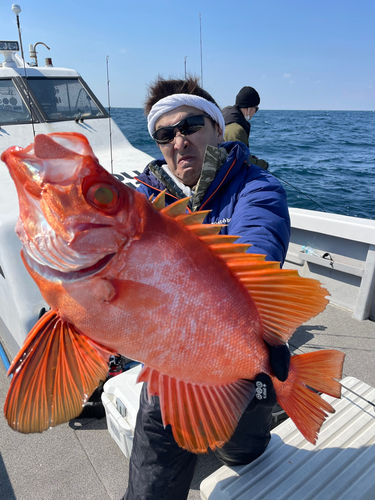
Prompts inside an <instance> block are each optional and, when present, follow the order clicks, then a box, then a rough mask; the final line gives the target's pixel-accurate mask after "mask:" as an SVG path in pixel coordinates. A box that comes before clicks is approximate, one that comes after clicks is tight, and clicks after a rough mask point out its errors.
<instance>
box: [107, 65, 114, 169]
mask: <svg viewBox="0 0 375 500" xmlns="http://www.w3.org/2000/svg"><path fill="white" fill-rule="evenodd" d="M108 61H109V56H107V57H106V64H107V89H108V114H109V120H108V123H109V152H110V156H111V174H112V175H113V155H112V151H113V148H112V125H111V101H110V91H109V64H108Z"/></svg>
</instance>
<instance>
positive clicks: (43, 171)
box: [1, 133, 344, 452]
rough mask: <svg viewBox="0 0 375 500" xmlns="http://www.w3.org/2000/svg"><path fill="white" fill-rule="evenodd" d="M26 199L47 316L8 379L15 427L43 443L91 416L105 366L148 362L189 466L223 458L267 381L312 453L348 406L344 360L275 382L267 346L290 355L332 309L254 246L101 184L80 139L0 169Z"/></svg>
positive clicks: (17, 154) (27, 246)
mask: <svg viewBox="0 0 375 500" xmlns="http://www.w3.org/2000/svg"><path fill="white" fill-rule="evenodd" d="M1 158H2V160H3V161H4V162H6V164H7V165H8V168H9V171H10V174H11V176H12V178H13V180H14V182H15V185H16V187H17V191H18V196H19V204H20V218H19V221H18V223H17V228H16V230H17V233H18V235H19V237H20V239H21V241H22V243H23V250H22V258H23V261H24V263H25V266H26V267H27V269H28V271H29V273H30V274H31V276H32V277H33V279H34V280H35V282H36V283H37V285H38V287H39V288H40V290H41V293H42V295H43V297H44V299H45V300H46V302H47V303H48V304H49V305H50V306H51V311H49V312H48V313H46V314H45V315H44V316H43V317H42V318H41V319H40V320H39V321H38V323H37V324H36V325H35V327H34V328H33V329H32V331H31V332H30V334H29V335H28V337H27V339H26V341H25V344H24V346H23V348H22V349H21V351H20V353H19V354H18V356H17V357H16V358H15V359H14V361H13V363H12V366H11V367H10V369H9V374H13V378H12V381H11V385H10V389H9V392H8V395H7V399H6V403H5V408H4V411H5V415H6V418H7V420H8V423H9V425H10V426H11V427H12V428H13V429H16V430H18V431H20V432H25V433H28V432H40V431H43V430H45V429H47V428H48V427H50V426H54V425H57V424H59V423H62V422H65V421H68V420H69V419H71V418H73V417H75V416H77V415H78V414H79V413H80V412H81V411H82V404H83V403H84V402H85V401H86V400H87V399H88V397H89V396H90V394H91V393H92V391H93V390H94V389H95V387H96V386H97V385H98V383H99V381H100V380H104V379H105V377H106V373H107V363H106V361H105V359H106V358H107V359H108V353H109V352H110V353H117V352H118V353H121V354H123V355H126V356H127V357H129V358H131V359H134V360H138V361H141V362H142V363H143V364H144V368H143V370H142V372H141V374H140V376H139V381H148V390H149V394H158V395H159V396H160V400H161V408H162V415H163V421H164V424H165V425H167V424H171V426H172V428H173V433H174V436H175V439H176V441H177V443H178V444H179V445H180V446H181V447H183V448H186V449H188V450H190V451H193V452H204V451H206V450H207V449H208V448H209V447H210V448H212V449H214V448H215V447H217V446H222V445H223V443H224V442H225V441H227V440H228V439H229V438H230V436H231V435H232V433H233V431H234V429H235V427H236V425H237V422H238V420H239V418H240V416H241V414H242V412H243V411H244V409H245V407H246V406H247V405H248V404H249V402H250V400H251V399H252V398H253V397H254V392H255V391H254V385H253V383H252V382H250V380H252V379H254V378H255V376H256V375H257V374H258V373H260V372H264V373H268V374H269V375H270V376H271V378H272V381H273V383H274V386H275V390H276V394H277V399H278V401H279V403H280V404H281V406H282V407H283V408H284V409H285V410H286V412H287V413H288V415H289V416H290V417H291V418H292V419H293V420H294V422H295V423H296V425H297V427H298V428H299V429H300V431H301V432H302V434H303V435H304V436H305V437H306V438H307V439H308V440H309V441H311V442H312V443H314V442H315V441H316V438H317V433H318V431H319V429H320V427H321V425H322V423H323V421H324V419H325V418H326V416H327V413H326V412H333V411H334V410H333V408H332V407H331V406H330V405H329V404H328V403H327V402H325V401H324V400H323V399H322V398H320V396H319V395H318V394H316V393H315V392H313V391H311V390H310V389H309V388H308V387H306V386H309V387H312V388H314V389H315V390H317V391H321V392H325V393H327V394H330V395H333V396H335V397H340V384H339V382H337V381H336V380H334V379H340V378H341V370H342V365H343V360H344V354H343V353H341V352H338V351H332V350H331V351H319V352H314V353H309V354H303V355H300V356H293V357H292V360H291V366H290V371H289V376H288V379H287V380H286V381H285V382H280V381H279V380H277V379H276V378H275V377H274V376H273V374H272V371H271V368H270V364H269V353H268V349H267V347H266V345H265V343H264V342H263V340H266V341H267V342H268V343H269V344H271V345H281V344H284V343H285V342H287V341H288V339H289V338H290V337H291V335H292V334H293V332H294V330H295V329H296V327H298V326H299V325H301V324H302V323H303V322H305V321H306V320H308V319H309V318H311V317H313V316H315V315H316V314H318V313H319V312H321V311H322V310H323V309H324V308H325V306H326V303H327V300H326V298H325V295H326V293H327V292H326V290H325V289H323V288H322V287H321V285H320V284H319V282H317V281H315V280H311V279H306V278H301V277H299V276H298V273H297V272H296V271H291V270H281V269H280V267H279V264H278V263H275V262H266V261H265V260H264V256H262V255H252V254H248V253H245V251H246V249H247V248H248V245H241V244H235V243H234V241H235V240H236V239H237V238H236V237H233V236H220V235H218V234H217V233H218V232H219V231H220V229H221V227H222V226H220V225H207V224H202V221H203V219H204V217H205V215H206V212H195V213H193V214H186V213H185V212H186V206H187V201H188V200H187V199H186V200H180V201H179V202H177V203H176V204H174V205H170V206H169V207H166V208H162V205H163V197H162V196H160V197H158V199H157V200H156V201H155V203H154V204H151V203H150V201H149V200H147V199H146V198H145V197H144V195H142V194H140V193H138V192H136V191H134V190H132V189H129V188H128V187H126V186H125V185H124V184H122V183H121V182H119V181H117V180H116V179H115V178H114V177H113V176H112V175H110V174H109V173H108V172H107V171H106V170H104V169H103V168H102V167H101V166H100V165H99V163H98V161H97V159H96V158H95V156H94V154H93V152H92V150H91V148H90V146H89V143H88V142H87V139H86V138H85V137H84V136H82V135H80V134H73V133H72V134H65V133H64V134H58V133H55V134H50V135H38V136H36V138H35V142H34V144H31V145H30V146H28V147H27V148H25V149H21V148H18V147H13V148H10V149H8V150H7V151H6V152H4V153H3V155H2V157H1Z"/></svg>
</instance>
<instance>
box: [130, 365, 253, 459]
mask: <svg viewBox="0 0 375 500" xmlns="http://www.w3.org/2000/svg"><path fill="white" fill-rule="evenodd" d="M137 382H147V383H148V385H147V390H148V396H149V397H150V396H156V395H158V396H159V398H160V408H161V413H162V418H163V423H164V425H165V426H166V425H168V424H170V425H171V427H172V431H173V436H174V438H175V440H176V442H177V444H178V445H179V446H180V447H181V448H184V449H185V450H188V451H190V452H192V453H204V452H207V450H208V449H209V448H211V449H212V450H214V449H215V448H217V447H219V448H220V447H221V446H223V444H224V443H225V442H226V441H228V440H229V439H230V437H231V436H232V434H233V432H234V430H235V428H236V426H237V423H238V420H239V419H240V417H241V415H242V413H243V411H244V410H245V408H246V407H247V405H248V404H249V402H250V401H251V399H252V398H253V396H254V393H255V389H254V384H253V383H252V382H250V381H248V380H239V381H237V382H234V383H232V384H227V385H217V386H208V385H200V384H199V385H198V384H191V383H189V382H184V381H181V380H176V379H175V378H172V377H169V376H167V375H164V374H162V373H160V372H158V371H157V370H152V369H151V368H148V367H144V368H143V369H142V371H141V373H140V374H139V376H138V380H137Z"/></svg>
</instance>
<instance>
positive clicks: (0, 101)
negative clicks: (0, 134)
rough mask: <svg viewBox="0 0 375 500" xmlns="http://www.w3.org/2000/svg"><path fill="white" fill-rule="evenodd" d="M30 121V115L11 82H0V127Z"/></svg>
mask: <svg viewBox="0 0 375 500" xmlns="http://www.w3.org/2000/svg"><path fill="white" fill-rule="evenodd" d="M30 121H31V116H30V113H29V111H28V109H27V107H26V106H25V103H24V101H23V100H22V98H21V96H20V94H19V92H18V90H17V89H16V87H15V86H14V83H13V82H12V80H10V79H9V80H0V125H4V124H5V123H29V122H30Z"/></svg>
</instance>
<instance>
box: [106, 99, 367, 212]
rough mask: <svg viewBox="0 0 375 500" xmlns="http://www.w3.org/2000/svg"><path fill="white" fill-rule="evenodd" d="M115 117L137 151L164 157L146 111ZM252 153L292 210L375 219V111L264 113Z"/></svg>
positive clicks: (117, 112) (117, 111)
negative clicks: (281, 188) (263, 163)
mask: <svg viewBox="0 0 375 500" xmlns="http://www.w3.org/2000/svg"><path fill="white" fill-rule="evenodd" d="M111 115H112V117H113V119H114V120H115V121H116V123H117V125H118V126H119V127H120V129H121V130H122V132H123V133H124V134H125V136H126V137H127V138H128V140H129V141H130V143H131V144H132V145H133V146H134V147H136V148H138V149H140V150H141V151H144V152H146V153H148V154H150V155H152V156H154V157H160V151H159V149H158V147H157V146H156V144H155V143H154V141H153V140H152V139H151V137H150V136H149V134H148V131H147V122H146V118H145V116H144V115H143V110H142V109H139V108H112V109H111ZM250 150H251V152H252V154H253V155H255V156H257V157H258V158H262V159H264V160H266V161H268V163H269V171H270V172H271V173H272V174H274V175H275V176H277V177H278V178H279V179H280V182H281V183H282V185H283V186H284V188H285V190H286V192H287V195H288V203H289V206H291V207H297V208H305V209H309V210H318V211H325V212H331V213H337V214H342V215H350V216H352V217H361V218H365V219H375V112H372V111H271V110H262V109H261V110H259V111H258V113H257V114H256V115H255V116H254V117H253V118H252V120H251V135H250ZM142 167H143V166H140V169H142Z"/></svg>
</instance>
